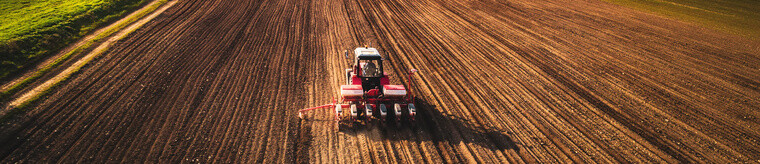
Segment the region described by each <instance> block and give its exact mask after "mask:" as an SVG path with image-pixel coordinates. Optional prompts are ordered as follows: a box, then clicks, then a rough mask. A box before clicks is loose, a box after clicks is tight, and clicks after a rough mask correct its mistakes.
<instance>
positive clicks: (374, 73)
mask: <svg viewBox="0 0 760 164" xmlns="http://www.w3.org/2000/svg"><path fill="white" fill-rule="evenodd" d="M354 54H355V56H354V65H353V69H352V71H351V72H349V73H348V75H347V76H348V78H349V79H348V81H350V83H349V84H352V85H361V88H362V91H363V92H364V96H365V97H377V96H380V95H382V87H383V85H388V77H387V76H386V74H385V72H384V71H383V57H382V56H381V55H380V53H379V52H378V51H377V49H375V48H367V47H359V48H356V49H355V50H354Z"/></svg>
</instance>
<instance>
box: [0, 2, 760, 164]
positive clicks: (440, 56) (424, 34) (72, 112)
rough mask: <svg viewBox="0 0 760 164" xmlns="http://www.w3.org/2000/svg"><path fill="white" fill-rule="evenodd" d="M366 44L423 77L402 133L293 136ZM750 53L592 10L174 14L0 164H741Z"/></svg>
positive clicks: (467, 6)
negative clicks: (412, 120) (350, 55)
mask: <svg viewBox="0 0 760 164" xmlns="http://www.w3.org/2000/svg"><path fill="white" fill-rule="evenodd" d="M367 42H372V43H373V45H374V46H375V47H379V48H381V49H382V51H383V52H386V53H388V54H389V55H390V59H391V60H392V62H391V63H393V64H392V65H391V66H392V67H390V68H392V69H393V75H394V76H395V77H394V78H395V79H397V80H398V78H399V75H400V74H401V73H403V72H405V71H406V70H408V69H409V68H417V69H419V70H420V73H419V74H418V76H415V79H414V83H413V85H412V86H414V87H413V88H414V90H415V91H417V93H418V94H417V95H418V98H419V100H418V101H419V102H420V104H419V105H420V108H421V109H420V112H421V113H420V116H419V117H420V118H419V121H418V122H416V126H413V127H410V126H406V125H407V124H408V123H404V124H400V125H395V124H391V125H388V126H387V127H384V128H383V127H380V126H377V125H369V126H367V127H364V128H355V129H348V130H344V131H342V132H340V133H335V131H336V129H334V127H333V126H332V123H333V122H332V121H330V113H329V112H324V113H318V114H311V115H310V118H313V119H311V120H309V121H301V120H299V119H298V118H297V117H296V114H297V112H296V111H297V110H298V109H300V108H303V107H310V106H316V105H321V104H324V103H327V102H330V100H331V98H332V97H335V96H337V87H338V85H339V84H341V83H343V81H342V79H341V73H342V70H343V69H344V68H346V67H347V66H348V63H349V61H347V60H345V59H343V58H342V57H341V56H340V55H339V52H342V50H344V49H348V48H352V47H353V46H357V45H362V44H364V43H367ZM758 45H760V44H758V43H757V42H751V41H746V40H743V39H740V38H735V37H734V36H726V35H724V34H721V33H717V32H714V31H712V30H706V29H703V28H699V27H695V26H692V25H689V24H685V23H681V22H676V21H673V20H669V19H664V18H661V17H656V16H652V15H649V14H643V13H640V12H635V11H632V10H630V9H625V8H622V7H620V6H614V5H610V4H607V3H601V2H598V1H595V0H594V1H578V0H547V1H522V2H513V1H508V2H502V1H497V0H481V1H457V2H449V1H444V0H419V1H413V2H410V1H406V0H382V1H349V0H346V1H331V0H313V1H302V0H290V1H274V0H272V1H232V0H212V1H201V0H187V1H180V2H178V3H177V4H176V5H174V6H173V7H172V8H170V9H168V10H167V11H166V12H164V14H162V15H161V16H159V17H157V18H155V19H154V21H152V22H150V23H148V24H146V25H145V26H144V27H143V28H142V29H140V30H138V31H137V32H135V33H133V34H132V36H130V37H128V38H126V39H125V40H124V41H122V42H120V43H117V44H116V45H115V47H114V48H112V50H111V51H110V52H108V53H107V54H104V55H103V57H102V58H101V59H99V60H97V61H96V62H95V63H93V64H91V65H90V66H88V67H86V68H85V69H84V70H83V72H82V73H80V74H79V75H77V76H76V77H74V78H73V79H72V80H70V82H68V83H67V84H65V85H62V86H60V87H58V89H56V90H54V91H53V92H52V93H51V95H50V96H49V97H48V98H47V99H45V100H43V101H42V102H40V104H39V105H38V106H37V107H35V108H34V109H33V110H30V111H27V112H26V114H24V115H23V116H21V117H19V118H16V119H13V120H11V121H10V123H9V124H5V125H2V126H1V127H0V159H2V162H3V163H6V162H15V161H27V162H35V161H79V162H98V163H102V162H119V161H121V162H127V161H129V162H134V161H146V162H157V161H177V162H178V161H185V162H209V161H218V162H234V161H237V162H245V163H250V162H263V163H271V162H291V161H295V162H307V161H310V162H330V161H339V162H358V161H361V162H403V163H406V162H430V163H440V162H468V161H469V162H472V161H477V162H487V163H496V162H566V161H576V162H581V161H596V162H612V161H619V162H675V161H691V162H705V161H713V162H716V163H727V162H734V161H744V162H748V161H756V162H757V160H759V159H760V142H759V141H760V125H758V124H759V123H760V110H758V109H760V80H758V79H760V56H758V54H759V53H758V51H760V50H759V49H760V48H759V47H760V46H758ZM396 82H397V83H402V82H401V81H396ZM403 84H405V85H407V86H408V84H406V82H403Z"/></svg>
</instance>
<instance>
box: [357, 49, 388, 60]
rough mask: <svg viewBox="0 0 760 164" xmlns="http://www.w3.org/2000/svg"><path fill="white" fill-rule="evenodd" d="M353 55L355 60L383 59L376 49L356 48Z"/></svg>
mask: <svg viewBox="0 0 760 164" xmlns="http://www.w3.org/2000/svg"><path fill="white" fill-rule="evenodd" d="M354 54H356V59H357V60H380V59H382V58H383V57H382V56H380V52H378V51H377V49H375V48H368V47H359V48H356V49H355V50H354Z"/></svg>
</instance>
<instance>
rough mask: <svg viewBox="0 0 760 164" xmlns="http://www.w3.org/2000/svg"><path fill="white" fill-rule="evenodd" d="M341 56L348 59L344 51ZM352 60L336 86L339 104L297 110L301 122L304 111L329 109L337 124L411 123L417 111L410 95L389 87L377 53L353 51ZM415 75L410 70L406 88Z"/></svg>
mask: <svg viewBox="0 0 760 164" xmlns="http://www.w3.org/2000/svg"><path fill="white" fill-rule="evenodd" d="M345 56H346V58H349V55H348V51H346V53H345ZM353 59H354V64H353V66H352V68H349V69H346V84H345V85H341V86H340V98H339V101H336V100H333V103H332V104H327V105H322V106H318V107H312V108H306V109H301V110H299V111H298V117H300V118H301V119H303V112H306V111H310V110H314V109H321V108H333V109H335V111H334V112H335V120H336V121H337V122H340V121H349V122H355V120H370V119H373V118H377V119H380V120H381V121H384V120H386V119H389V118H394V119H395V120H397V121H400V120H401V118H402V117H403V115H404V114H406V116H407V118H409V119H410V120H412V121H414V117H415V115H416V113H417V111H416V109H415V108H414V97H413V95H412V93H411V91H407V90H406V88H405V87H404V86H403V85H391V84H390V80H389V79H388V77H389V76H388V74H387V73H386V72H385V71H384V70H383V61H386V60H385V59H384V58H383V57H382V56H381V55H380V53H379V52H378V51H377V49H375V48H369V47H366V46H365V47H359V48H356V49H355V50H354V58H353ZM415 72H417V70H416V69H412V70H410V72H409V79H408V80H409V84H411V76H412V74H414V73H415ZM388 109H391V110H388ZM389 113H390V114H389Z"/></svg>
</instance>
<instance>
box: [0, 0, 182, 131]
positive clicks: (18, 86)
mask: <svg viewBox="0 0 760 164" xmlns="http://www.w3.org/2000/svg"><path fill="white" fill-rule="evenodd" d="M167 2H168V0H159V1H158V2H156V3H155V4H153V5H151V6H148V7H147V8H146V9H145V10H143V11H141V12H140V13H138V14H135V15H133V16H132V17H129V18H127V19H126V21H123V22H121V23H119V24H117V25H116V26H113V27H112V28H109V29H108V30H106V31H104V32H103V33H100V34H98V35H96V37H94V38H93V39H91V40H89V41H87V43H86V44H84V45H82V46H80V47H77V48H75V49H74V50H72V51H70V52H69V53H66V54H65V55H64V56H61V57H60V58H58V59H56V60H55V61H54V62H52V63H50V64H48V65H46V66H45V67H44V68H43V69H40V70H39V71H37V72H35V73H34V75H33V76H30V77H28V78H26V79H24V80H23V81H21V82H19V83H17V84H15V85H13V86H11V87H9V89H8V90H7V91H4V92H2V93H0V94H2V95H1V96H10V95H13V94H15V93H16V92H18V91H19V90H21V89H22V88H24V87H27V86H28V85H29V84H31V83H32V82H34V81H36V80H38V79H39V78H40V77H42V75H44V74H45V73H47V72H50V71H51V70H52V69H53V68H56V67H58V66H60V64H62V63H63V61H66V60H67V59H68V58H70V57H71V56H73V55H75V54H79V53H82V52H84V50H86V49H88V48H90V47H91V46H92V45H93V44H95V43H98V42H100V41H102V40H103V39H105V38H107V37H108V36H111V35H112V34H114V33H116V32H118V31H119V30H121V29H123V28H125V27H127V26H128V25H130V24H132V23H134V22H135V21H138V20H140V19H141V18H143V17H145V16H146V15H148V14H150V13H151V12H153V11H155V10H156V9H157V8H158V7H160V6H162V5H164V4H166V3H167ZM136 29H137V28H135V29H133V30H130V31H127V32H126V33H125V35H123V36H121V37H119V38H117V40H120V39H122V38H123V37H126V36H128V35H129V34H130V33H132V32H134V30H136ZM106 50H107V49H102V50H100V51H98V52H93V53H96V54H98V55H99V54H101V53H103V52H105V51H106ZM96 58H98V57H97V55H96V56H94V57H92V58H88V59H86V60H83V63H84V64H82V65H80V66H78V67H75V68H74V70H73V71H72V72H71V73H70V74H67V75H64V76H63V77H62V78H61V79H60V80H58V81H55V82H53V84H52V85H50V87H48V88H46V89H44V91H42V92H40V93H39V94H36V95H33V96H32V97H31V98H29V99H27V100H26V101H24V102H22V103H20V104H19V105H17V106H15V107H13V108H12V109H9V110H10V111H8V113H6V115H3V116H2V117H0V123H1V122H4V121H5V120H7V119H8V118H10V117H13V116H15V115H17V114H20V113H23V111H25V110H26V109H27V108H29V107H30V105H31V104H33V103H34V102H36V101H37V100H38V99H40V98H41V97H43V96H45V95H47V94H49V92H50V91H51V90H52V89H53V88H56V87H58V86H59V85H60V84H61V83H62V82H63V81H65V80H67V79H69V78H70V77H71V76H72V75H75V74H77V73H78V72H79V71H80V70H81V69H82V67H84V66H85V65H87V63H89V62H90V61H92V60H94V59H96Z"/></svg>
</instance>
